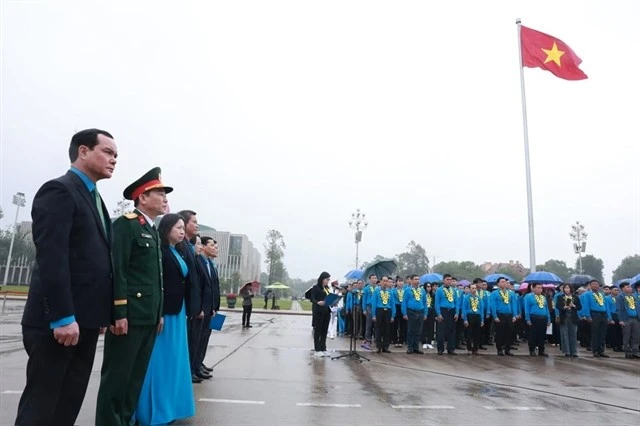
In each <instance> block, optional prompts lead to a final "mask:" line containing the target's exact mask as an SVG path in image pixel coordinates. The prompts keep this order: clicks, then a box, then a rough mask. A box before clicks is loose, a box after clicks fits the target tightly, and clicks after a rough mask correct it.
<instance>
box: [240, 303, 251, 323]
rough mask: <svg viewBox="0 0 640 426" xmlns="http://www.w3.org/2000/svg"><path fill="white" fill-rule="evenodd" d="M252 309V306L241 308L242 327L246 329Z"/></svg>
mask: <svg viewBox="0 0 640 426" xmlns="http://www.w3.org/2000/svg"><path fill="white" fill-rule="evenodd" d="M252 309H253V306H252V305H249V306H242V325H244V326H246V327H248V326H249V325H250V321H251V310H252Z"/></svg>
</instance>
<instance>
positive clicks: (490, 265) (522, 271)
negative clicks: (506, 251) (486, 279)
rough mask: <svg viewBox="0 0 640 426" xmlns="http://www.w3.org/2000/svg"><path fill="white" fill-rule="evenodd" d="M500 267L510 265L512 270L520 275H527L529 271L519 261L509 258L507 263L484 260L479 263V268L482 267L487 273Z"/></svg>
mask: <svg viewBox="0 0 640 426" xmlns="http://www.w3.org/2000/svg"><path fill="white" fill-rule="evenodd" d="M501 267H510V268H513V269H514V270H516V271H518V272H519V273H520V274H522V275H527V274H528V273H529V268H527V267H525V266H524V265H523V264H522V263H520V261H518V260H516V261H513V260H510V261H509V263H491V262H485V263H483V264H482V265H480V269H482V270H483V271H484V272H485V273H486V274H487V275H489V274H495V273H496V271H497V270H498V269H500V268H501Z"/></svg>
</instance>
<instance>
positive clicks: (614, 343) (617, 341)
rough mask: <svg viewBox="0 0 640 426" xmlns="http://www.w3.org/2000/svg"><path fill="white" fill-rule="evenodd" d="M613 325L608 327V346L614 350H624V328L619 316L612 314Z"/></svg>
mask: <svg viewBox="0 0 640 426" xmlns="http://www.w3.org/2000/svg"><path fill="white" fill-rule="evenodd" d="M611 318H612V319H613V321H614V323H613V324H608V325H607V345H609V346H611V347H612V348H613V349H622V326H621V325H620V321H619V320H618V314H612V315H611Z"/></svg>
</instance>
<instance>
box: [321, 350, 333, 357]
mask: <svg viewBox="0 0 640 426" xmlns="http://www.w3.org/2000/svg"><path fill="white" fill-rule="evenodd" d="M322 355H323V356H331V354H330V353H329V351H324V352H322Z"/></svg>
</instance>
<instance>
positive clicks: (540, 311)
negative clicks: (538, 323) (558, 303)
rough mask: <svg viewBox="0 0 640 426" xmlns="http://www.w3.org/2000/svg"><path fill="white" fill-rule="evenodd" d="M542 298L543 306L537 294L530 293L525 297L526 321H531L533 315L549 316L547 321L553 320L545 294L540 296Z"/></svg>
mask: <svg viewBox="0 0 640 426" xmlns="http://www.w3.org/2000/svg"><path fill="white" fill-rule="evenodd" d="M539 297H540V299H541V300H542V308H541V307H540V305H539V304H538V300H537V299H536V296H535V294H533V293H529V294H527V295H526V296H525V297H524V319H525V321H527V322H529V321H531V315H537V316H541V317H547V322H548V323H549V322H551V315H550V314H549V306H548V305H547V298H546V297H544V296H543V295H540V296H539Z"/></svg>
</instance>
